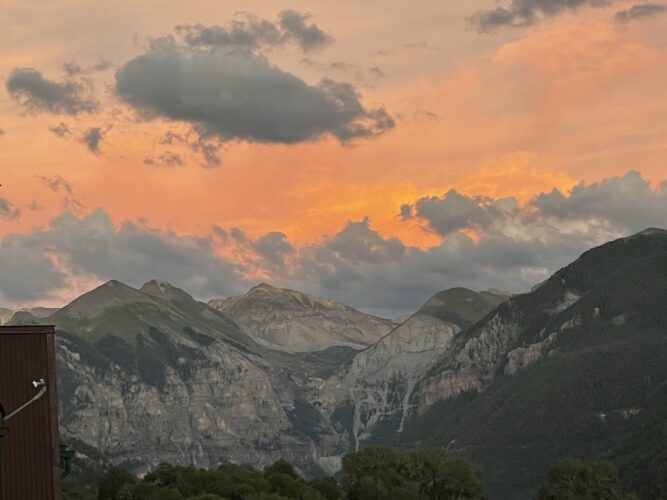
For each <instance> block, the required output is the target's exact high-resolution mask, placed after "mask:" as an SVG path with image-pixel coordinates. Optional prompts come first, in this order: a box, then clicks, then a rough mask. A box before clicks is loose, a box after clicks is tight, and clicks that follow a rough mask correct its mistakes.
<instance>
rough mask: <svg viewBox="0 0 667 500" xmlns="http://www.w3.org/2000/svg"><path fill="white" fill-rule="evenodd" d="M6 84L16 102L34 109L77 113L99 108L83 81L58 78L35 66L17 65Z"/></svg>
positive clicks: (33, 110) (67, 113)
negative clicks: (44, 73) (60, 80)
mask: <svg viewBox="0 0 667 500" xmlns="http://www.w3.org/2000/svg"><path fill="white" fill-rule="evenodd" d="M5 87H6V88H7V92H9V95H10V96H11V97H12V98H13V99H14V100H15V101H16V102H18V103H19V104H20V105H21V106H23V107H24V108H25V109H26V110H27V111H29V112H32V113H40V112H47V113H54V114H66V115H78V114H80V113H90V112H93V111H95V110H96V109H97V101H95V99H94V98H93V97H91V96H90V89H89V88H86V85H85V84H84V83H83V82H77V81H74V80H72V79H68V80H64V81H62V82H56V81H53V80H49V79H47V78H45V77H44V76H43V75H42V73H40V72H39V71H37V70H36V69H33V68H16V69H14V70H13V71H12V72H11V74H10V75H9V78H7V81H6V82H5Z"/></svg>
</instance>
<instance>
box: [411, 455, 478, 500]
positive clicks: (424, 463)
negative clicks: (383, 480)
mask: <svg viewBox="0 0 667 500" xmlns="http://www.w3.org/2000/svg"><path fill="white" fill-rule="evenodd" d="M406 458H407V460H406V462H407V463H406V465H407V474H408V475H409V476H410V478H411V480H412V481H414V482H416V483H417V484H418V491H419V493H420V495H421V497H422V498H428V499H430V500H449V499H471V500H472V499H483V498H486V493H485V492H484V488H483V486H482V479H481V475H480V472H479V469H478V468H477V467H475V466H474V465H473V464H470V463H468V462H466V461H465V460H460V459H456V458H452V457H449V456H448V455H447V454H446V453H445V452H444V451H443V450H441V449H437V448H427V449H421V450H415V451H412V452H408V453H407V457H406Z"/></svg>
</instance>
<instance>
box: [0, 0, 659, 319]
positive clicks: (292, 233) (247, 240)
mask: <svg viewBox="0 0 667 500" xmlns="http://www.w3.org/2000/svg"><path fill="white" fill-rule="evenodd" d="M0 28H1V29H2V43H0V78H1V79H2V82H3V85H2V86H1V87H0V184H2V187H0V306H4V307H20V306H27V305H36V304H40V305H63V304H65V303H67V302H68V301H69V300H71V299H73V298H75V297H76V296H78V295H80V294H81V293H82V292H84V291H87V290H89V289H91V288H92V287H94V286H96V285H98V284H100V283H102V282H104V281H106V280H109V279H118V280H120V281H123V282H125V283H127V284H129V285H132V286H140V285H141V284H142V283H143V282H145V281H148V280H150V279H153V278H157V279H163V280H166V281H169V282H171V283H173V284H174V285H177V286H180V287H182V288H184V289H186V290H187V291H189V292H190V293H192V294H193V295H194V296H195V297H197V298H199V299H209V298H214V297H224V296H229V295H234V294H238V293H242V292H244V291H245V290H247V289H248V288H249V287H251V286H253V285H255V284H257V283H259V282H262V281H266V282H269V283H271V284H273V285H276V286H284V287H289V288H296V289H299V290H303V291H306V292H309V293H313V294H317V295H322V296H327V297H332V298H336V299H339V300H342V301H344V302H346V303H349V304H350V305H352V306H355V307H358V308H361V309H364V310H367V311H370V312H374V313H377V314H383V315H398V314H402V313H405V312H408V311H411V310H414V309H415V308H416V307H418V306H419V304H421V303H422V302H423V301H424V300H426V299H427V298H428V297H429V296H430V295H431V294H433V293H434V292H436V291H439V290H442V289H445V288H449V287H453V286H467V287H470V288H474V289H478V290H481V289H486V288H501V289H508V290H510V291H512V292H521V291H525V290H528V289H530V287H531V286H532V285H534V284H536V283H539V282H540V281H542V280H543V279H545V278H546V277H547V276H548V275H549V274H550V273H552V272H553V271H555V270H556V269H558V268H559V267H561V266H563V265H565V264H567V263H568V262H570V261H571V260H573V259H574V258H576V257H577V256H578V255H579V254H581V252H583V251H585V250H586V249H588V248H590V247H591V246H594V245H597V244H600V243H603V242H605V241H608V240H610V239H612V238H615V237H619V236H624V235H629V234H632V233H634V232H637V231H640V230H642V229H644V228H646V227H651V226H658V227H665V226H667V183H665V181H667V4H666V3H664V2H662V1H657V2H646V1H639V2H636V1H632V0H609V1H604V0H501V1H493V0H490V1H482V0H470V1H466V2H455V1H442V0H437V1H436V0H422V1H420V2H404V1H397V0H354V1H352V0H337V1H335V2H334V1H318V2H315V1H305V0H290V1H288V2H284V1H276V0H272V1H268V0H245V1H240V0H238V1H237V0H224V1H221V0H210V1H209V0H187V1H184V0H182V1H181V0H173V1H165V0H141V1H129V0H109V1H105V2H102V1H100V0H0Z"/></svg>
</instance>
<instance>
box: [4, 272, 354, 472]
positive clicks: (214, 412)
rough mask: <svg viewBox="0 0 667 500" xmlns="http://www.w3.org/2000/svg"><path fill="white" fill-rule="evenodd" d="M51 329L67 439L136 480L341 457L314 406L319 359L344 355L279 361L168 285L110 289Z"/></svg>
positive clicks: (87, 298)
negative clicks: (168, 465) (142, 475)
mask: <svg viewBox="0 0 667 500" xmlns="http://www.w3.org/2000/svg"><path fill="white" fill-rule="evenodd" d="M21 318H22V317H21V316H20V315H17V316H15V319H16V321H17V322H20V321H21ZM23 319H24V320H27V319H29V318H28V317H27V316H25V315H24V316H23ZM47 319H48V321H49V322H54V323H55V324H56V326H57V330H58V335H57V363H58V373H59V381H58V383H59V396H60V399H61V407H60V411H61V415H60V422H61V431H62V434H63V437H64V439H65V440H67V441H68V442H70V443H72V444H73V445H74V446H76V445H77V443H79V444H81V443H82V444H84V445H86V446H90V447H92V448H94V449H96V450H97V451H99V452H100V453H101V454H102V455H103V456H104V457H106V458H107V459H108V460H109V461H111V462H113V463H120V462H123V463H124V464H126V465H128V466H129V467H131V468H133V469H134V470H135V472H143V471H146V470H148V469H149V468H151V467H153V466H155V465H157V464H158V463H160V462H163V461H168V462H172V463H178V464H196V465H199V466H205V467H208V466H215V465H217V464H219V463H221V462H226V461H229V462H240V463H252V464H254V465H256V466H262V465H266V464H268V463H271V462H273V461H275V460H276V459H278V458H279V457H284V458H286V459H288V460H290V461H292V462H293V463H295V464H296V465H297V466H298V467H300V468H301V469H302V470H304V471H308V470H309V467H312V466H313V464H316V463H317V462H318V460H319V458H320V456H321V455H324V456H330V455H336V454H339V453H342V452H343V451H344V450H345V443H344V441H343V439H342V438H341V436H340V435H339V434H338V433H336V432H335V431H334V429H333V427H332V426H331V425H330V424H329V423H328V422H327V421H325V420H324V419H322V418H321V416H320V413H319V412H318V410H317V409H316V408H315V407H314V406H313V405H312V404H311V402H312V401H313V400H314V398H315V387H316V384H317V383H318V382H317V380H318V378H317V374H318V373H319V372H321V371H322V366H321V364H322V359H329V358H330V357H331V356H334V358H333V359H334V360H335V361H336V362H339V361H340V362H344V360H345V359H346V357H347V358H349V357H350V356H351V354H352V352H350V351H348V350H343V351H341V352H338V351H336V352H335V353H334V354H333V355H329V358H327V355H325V354H322V355H320V356H319V357H317V356H314V357H312V358H310V357H305V356H298V355H295V354H289V353H285V352H276V351H272V350H270V349H267V348H265V347H263V346H261V345H259V344H257V343H256V342H255V341H254V340H253V339H252V338H250V337H249V336H247V335H246V334H245V333H244V332H243V331H242V330H241V329H240V328H239V327H238V325H236V324H235V323H234V322H233V321H232V320H231V319H230V318H228V317H227V316H226V315H225V314H223V313H221V312H219V311H216V310H215V309H212V308H210V307H208V306H207V305H206V304H203V303H200V302H197V301H195V300H194V299H192V297H190V296H189V295H188V294H187V293H185V292H184V291H182V290H179V289H177V288H175V287H172V286H170V285H169V284H167V283H163V282H150V283H147V284H146V285H144V287H142V288H141V290H136V289H133V288H131V287H128V286H126V285H123V284H122V283H119V282H115V281H111V282H108V283H106V284H104V285H102V286H101V287H99V288H97V289H96V290H93V291H92V292H89V293H87V294H85V295H83V296H82V297H80V298H78V299H77V300H75V301H74V302H72V303H71V304H69V305H68V306H66V307H64V308H63V309H61V310H59V311H58V312H56V313H55V314H53V315H52V316H50V317H49V318H47ZM336 356H338V357H336ZM339 358H340V360H339Z"/></svg>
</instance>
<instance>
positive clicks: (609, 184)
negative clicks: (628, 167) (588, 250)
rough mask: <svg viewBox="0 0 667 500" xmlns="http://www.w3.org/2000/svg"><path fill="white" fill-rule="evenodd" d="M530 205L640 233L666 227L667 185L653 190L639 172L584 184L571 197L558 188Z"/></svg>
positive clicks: (554, 214)
mask: <svg viewBox="0 0 667 500" xmlns="http://www.w3.org/2000/svg"><path fill="white" fill-rule="evenodd" d="M530 205H531V206H533V207H535V208H536V209H538V210H539V213H540V214H541V215H542V216H548V217H555V218H557V219H560V220H573V221H574V220H591V219H594V220H600V221H606V222H607V223H609V224H610V225H612V226H614V227H617V228H619V229H620V230H622V231H623V232H630V233H634V232H638V231H641V230H642V229H646V228H647V227H664V226H665V225H666V224H667V185H665V184H662V185H661V186H660V188H659V189H657V190H654V189H651V186H650V185H649V183H648V181H646V180H645V179H644V178H643V177H642V176H641V174H640V173H639V172H634V171H631V172H628V173H627V174H625V175H624V176H623V177H611V178H608V179H605V180H602V181H600V182H594V183H592V184H584V183H581V184H579V185H577V186H575V187H574V188H573V189H572V191H571V192H570V193H569V194H563V193H562V192H560V191H559V190H557V189H554V190H553V191H551V192H549V193H542V194H540V195H539V196H537V197H535V198H534V199H533V200H531V202H530Z"/></svg>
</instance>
